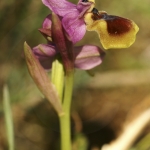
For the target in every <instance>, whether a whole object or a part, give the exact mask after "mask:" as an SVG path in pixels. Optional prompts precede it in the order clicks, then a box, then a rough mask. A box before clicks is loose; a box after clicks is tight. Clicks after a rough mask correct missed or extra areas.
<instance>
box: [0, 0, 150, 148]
mask: <svg viewBox="0 0 150 150" xmlns="http://www.w3.org/2000/svg"><path fill="white" fill-rule="evenodd" d="M73 2H74V3H77V0H76V1H75V0H74V1H73ZM149 6H150V1H149V0H143V1H142V2H141V1H140V0H122V1H119V0H113V1H110V0H101V1H100V0H96V7H97V9H99V10H105V11H107V12H108V14H112V15H118V16H122V17H126V18H130V19H132V20H134V21H135V22H136V23H137V25H138V26H139V28H140V31H139V33H138V34H137V40H136V42H135V43H134V44H133V45H132V46H131V47H130V48H128V49H119V50H118V49H117V50H108V51H106V57H105V59H104V62H103V64H102V65H100V66H98V67H96V68H94V69H93V70H92V72H93V73H95V74H96V73H101V74H102V73H108V74H109V72H116V71H128V70H138V71H139V72H141V71H144V70H145V69H149V67H150V63H149V62H150V26H149V24H150V19H149V18H150V9H149ZM49 13H50V10H49V9H48V8H47V7H45V6H44V5H43V4H42V2H41V0H39V1H37V0H36V1H33V0H26V1H25V0H19V1H17V0H7V1H4V0H1V1H0V52H1V53H0V70H1V73H0V91H2V87H3V85H4V83H7V84H8V87H9V91H10V97H11V102H12V107H13V113H14V120H15V134H16V142H17V149H20V150H24V149H27V147H30V149H32V150H34V149H36V150H38V149H45V150H46V149H48V147H51V145H52V143H56V141H59V138H58V137H59V133H57V132H55V130H54V131H53V130H51V128H52V129H53V127H56V126H55V125H49V124H50V122H51V123H52V122H53V121H54V122H55V123H54V124H58V122H57V121H58V120H57V119H55V118H56V115H55V113H54V112H53V111H52V110H51V108H50V105H48V104H47V103H46V101H44V100H41V98H40V93H39V91H38V90H37V88H36V86H35V85H34V83H33V81H32V80H31V78H30V76H29V74H28V71H27V68H26V64H25V61H24V59H23V43H24V41H27V43H28V44H29V45H30V46H31V47H33V46H36V45H38V44H40V43H46V41H45V39H44V38H43V36H42V35H41V34H40V33H39V32H38V28H40V27H41V24H42V22H43V20H44V18H45V17H46V16H47V15H48V14H49ZM82 44H95V45H98V46H100V47H102V46H101V44H100V42H99V39H98V36H97V34H96V33H94V32H87V33H86V35H85V37H84V38H83V39H82V41H80V42H79V43H78V44H77V45H82ZM90 78H91V77H90V76H88V75H87V73H86V72H84V71H76V79H75V87H76V88H75V89H76V90H75V94H74V99H75V98H76V97H79V98H78V102H80V101H79V100H86V99H84V98H85V97H83V98H82V96H81V95H82V93H81V92H79V91H80V90H79V89H81V87H83V86H82V85H85V83H87V81H88V80H89V79H90ZM143 78H144V76H143ZM99 80H101V79H99ZM142 87H143V88H142ZM125 88H127V89H128V90H125V92H124V90H123V89H122V91H120V92H123V93H124V94H125V95H126V96H125V95H124V96H125V97H124V98H123V99H125V101H126V100H127V99H128V96H129V95H132V94H135V93H136V92H134V90H135V91H138V92H139V91H143V92H144V91H146V92H145V93H141V92H139V94H143V95H142V97H141V100H142V98H143V97H144V96H146V95H144V94H148V92H149V90H150V87H149V83H148V85H146V86H145V85H139V86H136V87H125ZM139 89H140V90H139ZM119 90H121V89H119ZM119 90H118V88H116V89H115V88H114V89H110V88H108V89H104V90H103V89H99V91H98V93H100V92H102V93H103V92H105V94H106V95H107V99H108V101H109V100H110V101H111V98H112V97H113V98H116V97H117V96H118V95H117V92H118V91H119ZM91 91H92V92H93V93H94V90H89V92H91ZM126 91H128V92H126ZM111 92H112V94H111V95H110V97H109V93H111ZM83 93H84V92H83ZM91 94H92V93H91ZM78 95H79V96H78ZM106 95H105V96H106ZM116 95H117V96H116ZM0 96H1V97H2V92H0ZM92 96H93V97H94V95H92ZM105 96H104V97H105ZM119 96H120V97H117V100H118V101H119V100H120V99H121V98H122V97H121V94H120V95H119ZM140 96H141V95H140ZM131 97H132V96H131ZM133 97H134V96H133ZM137 97H139V95H137ZM97 98H99V96H98V95H97V97H96V96H95V99H97ZM105 98H106V97H105ZM102 99H104V98H103V97H102ZM130 100H131V101H132V98H130ZM135 100H136V98H135ZM0 102H1V101H0ZM43 102H44V104H43ZM128 102H129V101H128V100H127V101H126V104H125V105H124V106H125V107H128V105H129V104H127V103H128ZM87 103H88V102H87ZM115 103H117V102H115ZM134 104H136V101H134ZM86 105H88V104H85V106H86ZM75 106H78V105H77V104H75ZM102 106H103V105H102ZM107 106H108V105H107ZM130 106H133V105H130ZM93 107H94V106H93ZM88 108H89V107H88ZM130 108H132V107H130ZM89 109H90V108H89ZM99 109H100V110H101V108H99ZM51 111H52V112H51ZM107 111H109V108H108V110H107ZM50 113H52V116H51V115H50V116H48V115H49V114H50ZM91 113H92V109H91ZM121 113H122V115H123V116H125V113H127V111H125V110H124V111H122V112H121ZM87 114H88V113H87ZM50 117H51V118H52V119H50ZM120 117H122V116H120ZM37 118H38V119H37ZM41 118H42V119H41ZM85 118H86V117H85ZM118 118H119V116H118ZM123 118H125V117H123ZM38 120H40V122H41V123H39V122H38ZM51 120H53V121H51ZM110 120H111V119H110ZM0 121H1V122H2V124H0V135H2V136H1V137H0V150H3V149H6V148H7V146H6V145H7V144H6V135H5V133H3V132H2V131H3V129H4V119H3V114H2V106H1V105H0ZM102 121H103V120H102ZM37 122H38V123H37ZM43 122H44V123H43ZM114 126H115V125H114ZM33 128H34V129H35V130H34V131H32V129H33ZM45 128H46V130H45ZM56 131H57V129H56ZM104 131H105V129H104ZM107 131H108V130H107ZM37 132H38V133H37ZM114 132H116V131H114ZM36 133H37V136H35V134H36ZM109 133H111V132H109ZM109 133H106V134H108V135H109ZM101 134H102V135H103V134H105V133H103V132H101ZM113 134H114V133H112V135H111V138H108V140H106V141H108V142H109V141H110V140H111V139H112V138H113V137H114V135H113ZM52 137H53V138H52ZM25 139H27V140H25ZM106 139H107V138H106ZM94 140H97V141H99V139H94ZM28 141H29V142H28ZM49 141H50V142H49ZM54 141H55V142H54ZM104 142H105V141H104ZM37 143H38V144H37ZM102 144H103V143H102ZM25 145H26V146H25ZM33 145H34V146H33ZM56 147H57V144H55V145H54V147H52V148H50V149H57V148H56Z"/></svg>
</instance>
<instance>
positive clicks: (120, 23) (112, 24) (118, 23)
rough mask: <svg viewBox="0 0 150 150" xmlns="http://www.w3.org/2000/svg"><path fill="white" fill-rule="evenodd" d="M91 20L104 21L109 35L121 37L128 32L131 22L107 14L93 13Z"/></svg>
mask: <svg viewBox="0 0 150 150" xmlns="http://www.w3.org/2000/svg"><path fill="white" fill-rule="evenodd" d="M92 19H93V20H95V21H96V20H101V19H102V20H105V21H106V22H107V30H108V33H109V34H110V35H115V36H116V35H118V36H119V35H122V34H125V33H127V32H129V31H130V29H131V28H132V22H131V21H130V20H128V19H126V18H122V17H118V16H113V15H108V14H107V13H93V15H92Z"/></svg>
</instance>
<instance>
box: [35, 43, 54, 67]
mask: <svg viewBox="0 0 150 150" xmlns="http://www.w3.org/2000/svg"><path fill="white" fill-rule="evenodd" d="M32 51H33V53H34V54H35V56H36V57H37V58H38V59H39V61H40V63H41V65H42V66H43V68H44V69H46V70H49V69H51V67H52V62H53V60H54V59H55V56H56V54H57V52H56V51H55V47H54V46H53V45H46V44H39V45H38V46H36V47H34V48H33V49H32Z"/></svg>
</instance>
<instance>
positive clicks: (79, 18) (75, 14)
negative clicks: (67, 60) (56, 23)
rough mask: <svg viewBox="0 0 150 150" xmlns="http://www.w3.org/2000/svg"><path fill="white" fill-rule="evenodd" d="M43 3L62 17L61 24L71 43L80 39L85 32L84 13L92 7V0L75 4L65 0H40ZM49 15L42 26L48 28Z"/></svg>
mask: <svg viewBox="0 0 150 150" xmlns="http://www.w3.org/2000/svg"><path fill="white" fill-rule="evenodd" d="M42 2H43V4H44V5H45V6H47V7H48V8H49V9H50V10H51V11H53V12H54V13H55V14H57V15H58V16H59V17H60V18H61V19H62V25H63V27H64V29H65V30H66V32H67V34H68V35H69V36H70V39H71V41H72V42H73V43H76V42H78V41H80V40H81V39H82V38H83V36H84V35H85V33H86V25H85V22H84V14H85V13H86V12H88V11H90V10H91V9H93V7H94V6H93V5H94V1H92V0H91V1H90V2H82V0H80V1H79V2H78V4H77V5H75V4H73V3H70V2H68V1H66V0H42ZM50 20H51V18H50V16H47V17H46V19H45V20H44V22H43V28H45V29H49V28H50V24H51V23H50Z"/></svg>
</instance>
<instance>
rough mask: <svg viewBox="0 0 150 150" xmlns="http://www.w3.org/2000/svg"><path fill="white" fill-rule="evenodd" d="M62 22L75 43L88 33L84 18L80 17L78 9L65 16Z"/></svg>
mask: <svg viewBox="0 0 150 150" xmlns="http://www.w3.org/2000/svg"><path fill="white" fill-rule="evenodd" d="M62 24H63V27H64V29H65V30H66V32H67V33H68V35H69V36H70V39H71V41H73V43H76V42H78V41H80V40H81V39H82V38H83V36H84V35H85V33H86V26H85V23H84V20H83V18H79V12H78V11H72V12H71V13H69V14H67V15H66V16H64V18H63V19H62Z"/></svg>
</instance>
